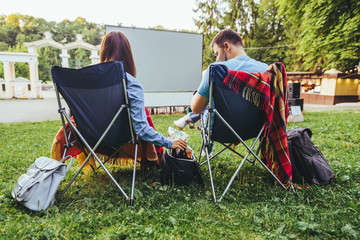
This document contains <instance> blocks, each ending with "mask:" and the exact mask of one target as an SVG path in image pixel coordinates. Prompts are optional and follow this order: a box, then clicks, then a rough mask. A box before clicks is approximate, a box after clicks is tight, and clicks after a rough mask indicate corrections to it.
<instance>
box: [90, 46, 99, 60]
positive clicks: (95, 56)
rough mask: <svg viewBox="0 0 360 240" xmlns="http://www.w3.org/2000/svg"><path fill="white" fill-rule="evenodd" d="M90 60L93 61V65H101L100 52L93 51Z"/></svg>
mask: <svg viewBox="0 0 360 240" xmlns="http://www.w3.org/2000/svg"><path fill="white" fill-rule="evenodd" d="M90 59H91V64H97V63H100V57H99V55H98V50H97V49H94V50H92V51H91V56H90Z"/></svg>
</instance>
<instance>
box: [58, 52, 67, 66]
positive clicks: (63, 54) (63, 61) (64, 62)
mask: <svg viewBox="0 0 360 240" xmlns="http://www.w3.org/2000/svg"><path fill="white" fill-rule="evenodd" d="M59 56H60V57H61V66H63V67H66V68H67V67H69V58H70V55H69V54H68V52H67V49H62V50H61V54H60V55H59Z"/></svg>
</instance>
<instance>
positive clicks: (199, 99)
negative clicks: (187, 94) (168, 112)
mask: <svg viewBox="0 0 360 240" xmlns="http://www.w3.org/2000/svg"><path fill="white" fill-rule="evenodd" d="M208 103H209V99H208V98H206V97H203V96H201V95H200V94H199V93H195V95H194V96H193V97H192V99H191V111H192V112H193V113H195V114H200V113H202V112H203V111H204V110H205V108H206V106H207V105H208Z"/></svg>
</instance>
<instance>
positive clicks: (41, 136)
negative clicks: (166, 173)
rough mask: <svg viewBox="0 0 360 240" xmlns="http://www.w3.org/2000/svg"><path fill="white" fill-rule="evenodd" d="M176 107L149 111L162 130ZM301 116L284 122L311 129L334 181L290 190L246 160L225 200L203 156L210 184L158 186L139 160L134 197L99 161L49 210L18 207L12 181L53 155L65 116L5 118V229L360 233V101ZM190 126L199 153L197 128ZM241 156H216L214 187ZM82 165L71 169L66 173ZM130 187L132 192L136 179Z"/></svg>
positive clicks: (134, 234)
mask: <svg viewBox="0 0 360 240" xmlns="http://www.w3.org/2000/svg"><path fill="white" fill-rule="evenodd" d="M180 116H181V115H179V114H174V115H160V116H153V120H154V123H155V126H156V127H157V129H158V130H159V131H160V132H161V133H163V134H166V131H167V128H168V126H169V125H171V124H172V121H173V120H175V119H177V118H178V117H180ZM304 118H305V122H303V123H296V124H294V123H289V125H288V128H298V127H309V128H310V129H311V130H312V131H313V137H312V140H313V142H314V143H315V144H316V145H317V146H318V147H319V149H320V150H321V151H322V152H323V154H324V156H325V157H326V159H327V160H328V161H329V163H330V165H331V166H332V168H333V169H334V171H335V174H336V181H335V183H334V184H333V185H330V186H323V187H318V186H311V187H310V188H308V189H304V190H300V191H298V192H297V194H291V193H290V192H288V191H283V190H282V189H281V188H280V187H279V186H278V185H276V184H275V182H274V180H273V179H271V177H270V176H269V174H268V173H267V172H265V170H263V169H262V168H261V166H260V164H258V163H257V164H255V166H252V165H251V164H245V168H244V169H243V170H242V171H241V172H240V175H239V176H238V177H237V178H236V180H235V182H234V184H233V186H232V188H231V189H230V191H229V192H228V194H227V195H226V196H225V198H224V200H223V201H222V202H221V203H218V204H215V203H214V202H213V200H212V196H211V192H210V185H209V181H208V174H207V169H206V167H205V166H204V167H203V168H202V170H203V177H204V179H205V186H204V187H201V186H199V185H196V184H194V185H191V186H169V187H162V186H161V185H160V184H159V176H160V171H159V170H156V169H153V170H149V171H141V170H139V171H138V175H137V176H138V177H137V184H136V197H137V199H136V201H135V205H134V206H133V207H131V206H129V204H128V202H126V201H125V199H124V197H123V196H122V195H120V194H119V192H118V190H117V189H116V187H115V186H114V184H113V183H112V182H111V181H110V180H109V178H108V177H107V176H106V174H105V173H104V171H99V173H98V174H97V175H95V174H90V176H84V175H80V176H79V177H78V179H77V180H76V181H75V183H74V184H73V185H72V186H71V188H70V189H69V190H68V191H67V193H66V194H65V195H64V197H63V198H62V200H61V201H60V202H59V203H57V204H56V205H55V206H53V207H52V208H50V209H49V210H48V211H43V212H31V211H29V210H27V209H26V208H24V207H22V206H21V205H20V204H18V203H17V202H16V201H15V200H14V199H13V198H12V197H11V191H12V189H13V187H14V185H15V183H16V181H17V179H18V177H19V176H20V175H21V174H23V173H25V172H26V170H27V168H28V167H29V166H30V164H32V163H33V162H34V160H35V159H36V158H37V157H40V156H49V152H50V147H51V144H52V140H53V137H54V135H55V134H56V132H57V130H58V128H59V127H60V121H46V122H32V123H10V124H0V172H1V174H0V239H148V238H150V239H198V238H202V239H358V238H359V237H360V229H359V228H360V214H359V212H360V201H359V200H360V161H359V158H360V157H359V156H360V124H359V119H360V111H327V112H311V113H310V112H309V113H306V114H305V115H304ZM186 132H187V133H188V134H189V135H190V139H189V141H188V143H189V145H190V146H191V147H192V148H193V149H194V150H195V152H196V154H198V152H199V148H200V146H201V145H200V144H201V142H200V132H199V131H198V130H195V129H194V130H193V129H191V130H190V129H186ZM217 147H219V146H218V145H217V146H215V148H217ZM238 162H239V159H238V158H236V157H235V155H233V154H232V153H226V154H224V155H223V156H222V157H218V158H216V159H214V161H213V164H212V165H213V167H214V170H213V175H214V178H215V184H216V190H217V193H218V195H219V194H220V191H222V190H223V189H224V188H225V186H226V183H227V182H226V181H228V180H229V178H230V177H231V175H232V174H233V171H234V170H235V169H236V167H237V165H236V164H237V163H238ZM78 167H79V166H78V165H77V164H76V165H75V167H73V168H72V169H71V170H70V172H69V174H68V176H67V177H66V178H65V182H68V181H69V179H70V177H71V175H72V174H73V173H74V172H75V171H76V170H77V169H78ZM110 169H111V172H112V173H113V175H114V177H115V178H116V179H117V180H118V181H119V183H120V185H121V186H123V185H127V186H130V184H131V175H132V173H131V169H118V168H115V167H110ZM63 187H64V185H62V186H61V187H60V188H61V189H62V188H63ZM124 189H125V191H126V192H127V193H129V192H130V187H124Z"/></svg>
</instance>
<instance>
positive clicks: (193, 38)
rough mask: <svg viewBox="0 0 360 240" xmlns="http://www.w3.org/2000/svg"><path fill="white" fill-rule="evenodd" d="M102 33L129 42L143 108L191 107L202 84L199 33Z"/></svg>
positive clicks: (107, 28)
mask: <svg viewBox="0 0 360 240" xmlns="http://www.w3.org/2000/svg"><path fill="white" fill-rule="evenodd" d="M105 31H106V33H109V32H113V31H120V32H122V33H124V34H125V35H126V37H127V38H128V39H129V41H130V44H131V48H132V51H133V55H134V60H135V65H136V70H137V77H136V79H138V80H139V81H140V82H141V84H142V85H143V88H144V91H145V105H146V106H149V107H160V106H187V105H190V100H191V97H192V93H193V91H195V90H196V89H197V88H198V86H199V84H200V82H201V68H202V44H203V35H202V34H197V33H185V32H175V31H163V30H153V29H143V28H131V27H119V26H110V25H106V26H105Z"/></svg>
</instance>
